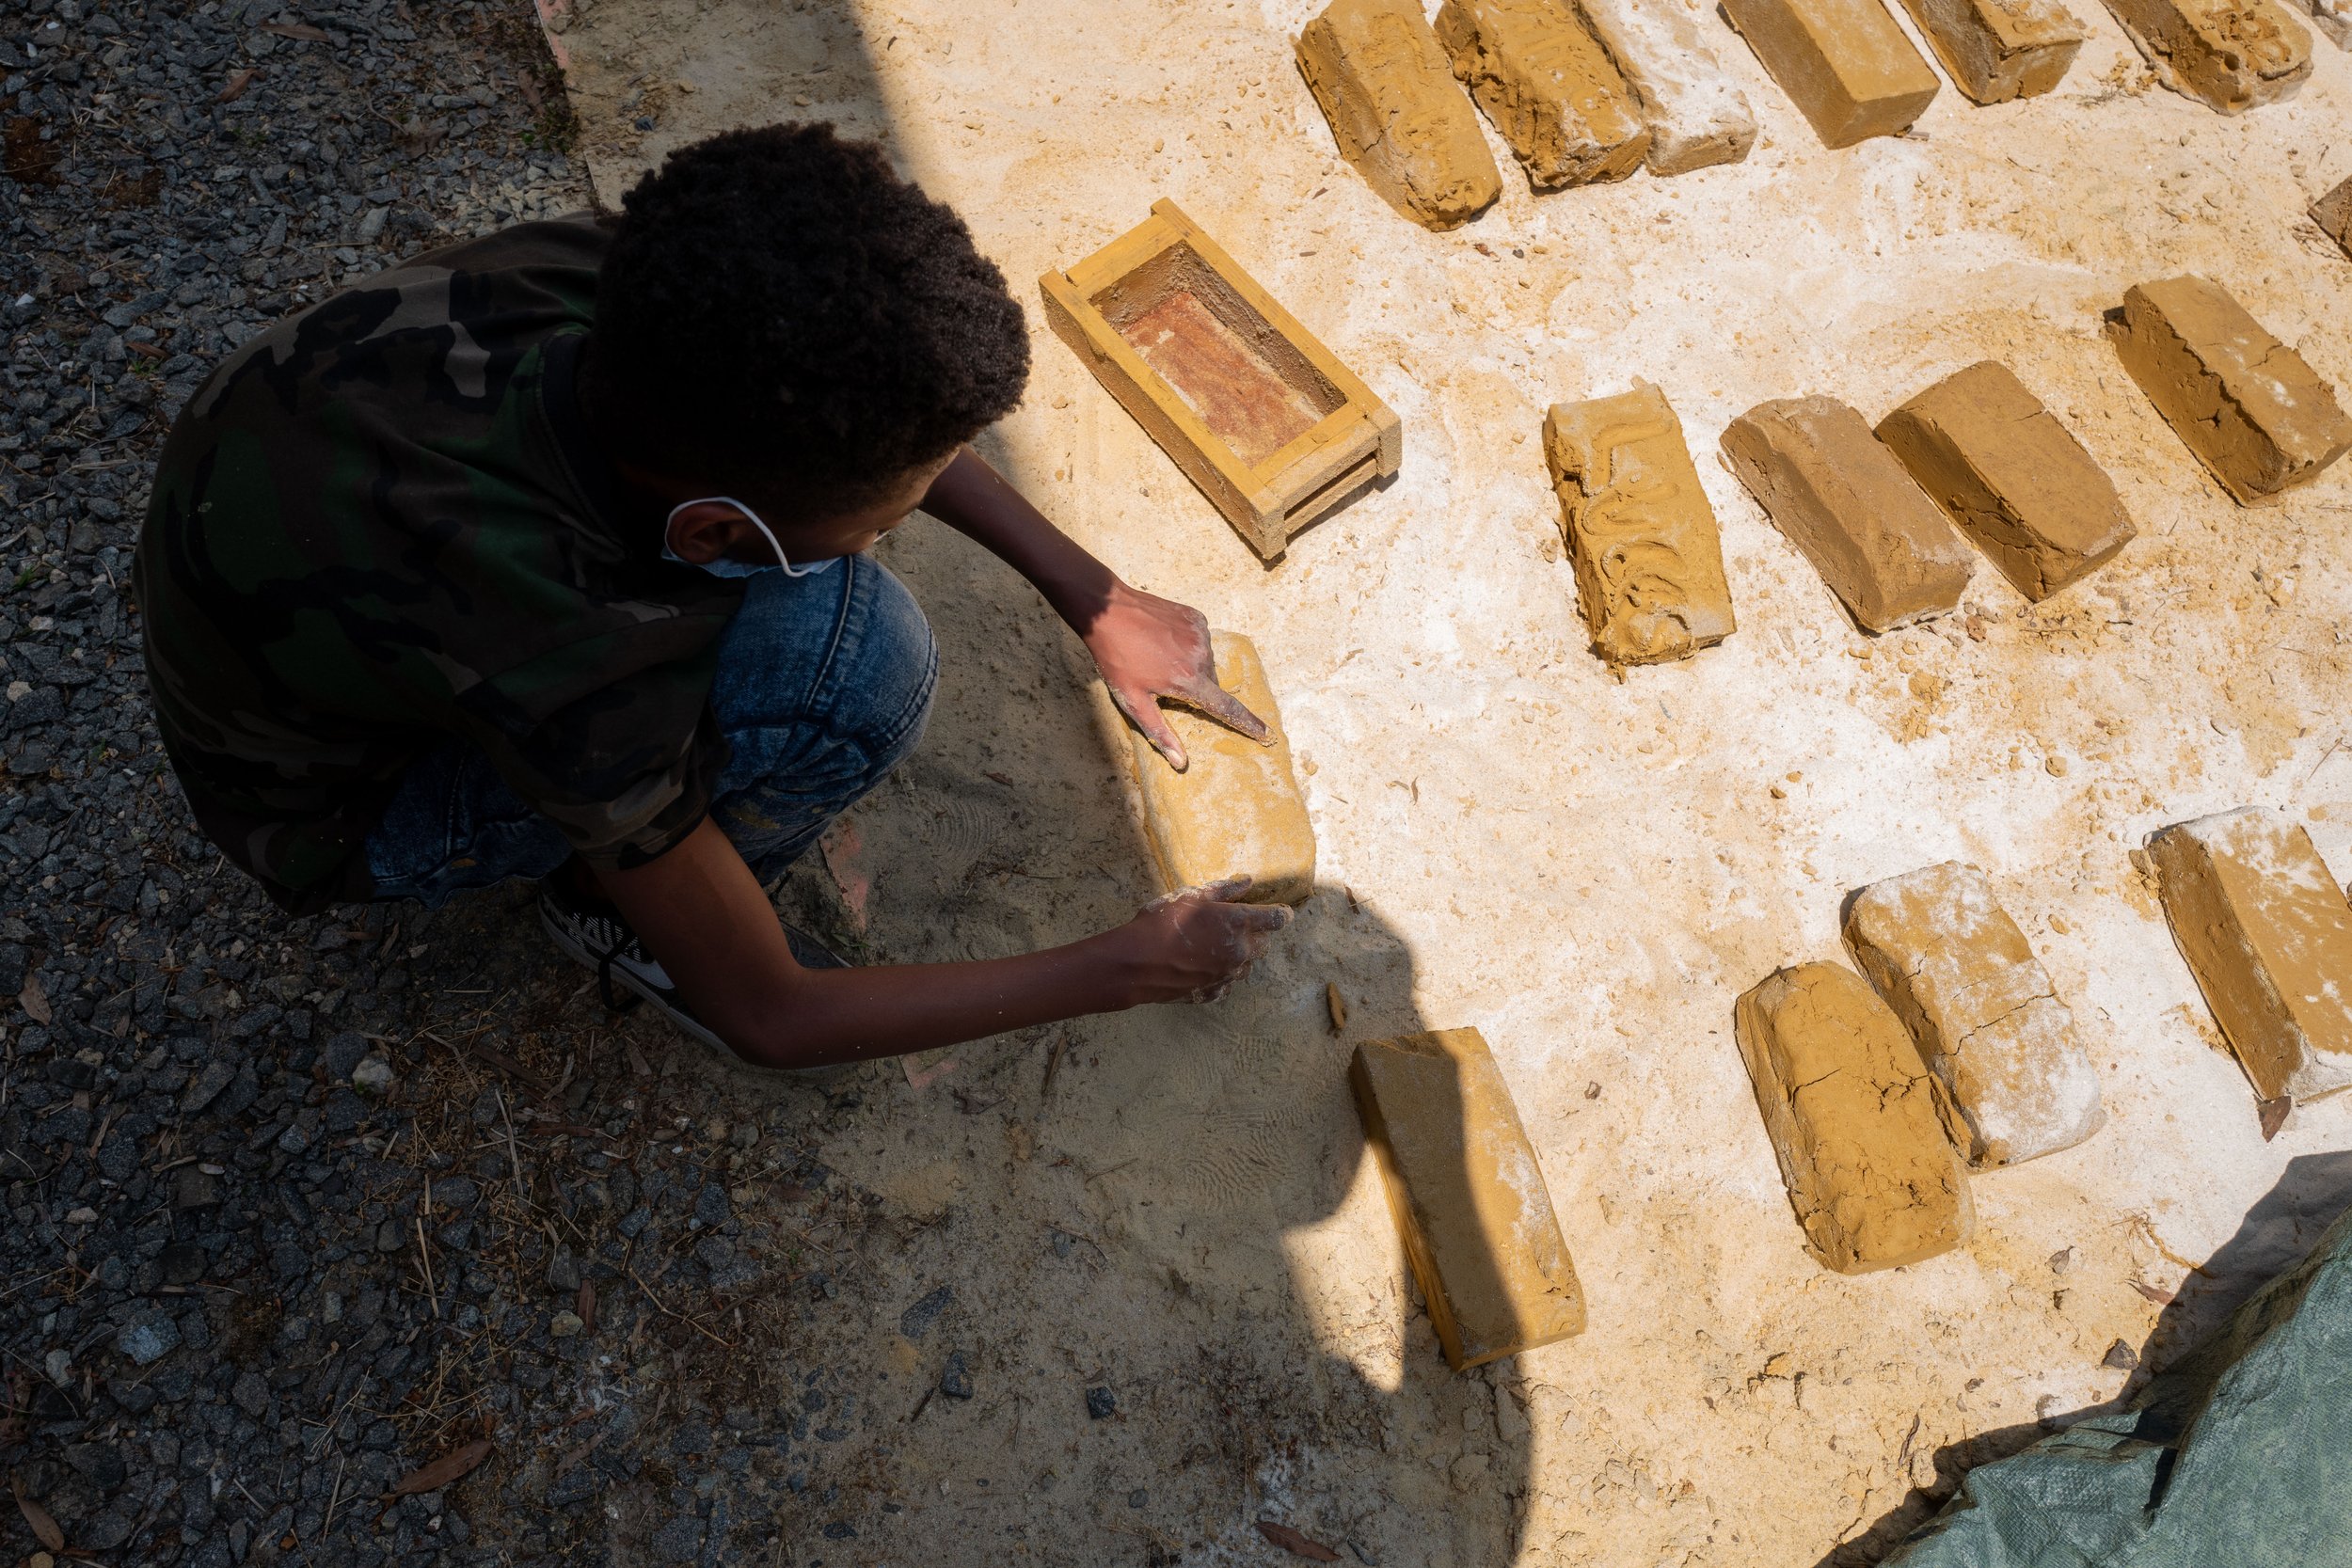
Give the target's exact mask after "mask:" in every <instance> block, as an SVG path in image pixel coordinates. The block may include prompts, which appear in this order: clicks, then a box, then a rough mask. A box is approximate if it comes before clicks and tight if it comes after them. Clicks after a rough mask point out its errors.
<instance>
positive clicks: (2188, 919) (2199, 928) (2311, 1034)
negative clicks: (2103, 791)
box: [2148, 807, 2352, 1104]
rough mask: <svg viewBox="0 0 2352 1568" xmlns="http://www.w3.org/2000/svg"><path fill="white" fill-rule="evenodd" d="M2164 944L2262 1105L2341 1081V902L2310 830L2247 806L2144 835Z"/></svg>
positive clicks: (2348, 1036) (2349, 920)
mask: <svg viewBox="0 0 2352 1568" xmlns="http://www.w3.org/2000/svg"><path fill="white" fill-rule="evenodd" d="M2148 852H2149V855H2150V856H2151V858H2153V860H2154V862H2155V863H2156V879H2157V886H2158V887H2159V889H2160V890H2161V891H2162V894H2163V897H2164V913H2165V918H2166V919H2167V920H2168V921H2169V922H2170V924H2171V927H2172V940H2173V942H2175V943H2177V944H2178V945H2179V947H2180V949H2181V957H2182V958H2185V959H2187V960H2188V967H2189V971H2190V973H2191V974H2195V975H2196V976H2197V985H2198V989H2200V990H2202V991H2203V992H2204V993H2205V1005H2206V1006H2208V1007H2211V1008H2212V1009H2213V1016H2214V1021H2215V1022H2217V1023H2219V1024H2220V1025H2221V1033H2222V1034H2223V1035H2224V1036H2225V1037H2228V1039H2229V1042H2230V1049H2231V1050H2232V1051H2233V1052H2235V1053H2237V1059H2238V1063H2239V1065H2240V1066H2242V1067H2243V1068H2245V1069H2246V1076H2247V1077H2248V1078H2249V1079H2250V1080H2251V1081H2252V1083H2253V1085H2254V1092H2255V1093H2256V1094H2258V1095H2260V1096H2261V1097H2262V1098H2263V1099H2265V1100H2276V1099H2278V1098H2279V1097H2280V1095H2292V1096H2294V1097H2295V1100H2296V1103H2298V1104H2299V1103H2301V1102H2302V1101H2307V1100H2316V1099H2318V1098H2319V1097H2320V1096H2321V1095H2327V1094H2334V1093H2335V1092H2336V1091H2337V1090H2339V1089H2342V1088H2345V1087H2347V1086H2352V905H2347V904H2346V903H2345V902H2344V890H2343V889H2342V888H2339V887H2338V886H2336V883H2335V879H2334V878H2333V877H2331V876H2330V875H2328V866H2327V863H2325V862H2323V861H2322V860H2321V859H2320V858H2319V851H2318V850H2317V849H2314V848H2313V847H2312V839H2311V834H2309V833H2307V832H2304V831H2303V829H2302V827H2301V826H2300V825H2299V824H2294V823H2289V822H2287V821H2284V820H2283V819H2281V818H2280V817H2278V816H2274V815H2273V814H2271V813H2269V812H2265V811H2260V810H2257V809H2255V808H2252V807H2248V808H2247V809H2245V810H2242V811H2233V812H2224V813H2222V814H2221V815H2220V816H2207V817H2201V818H2199V819H2198V820H2197V821H2194V822H2184V823H2181V824H2180V825H2179V826H2177V827H2171V828H2167V829H2165V830H2164V832H2160V833H2158V834H2156V835H2155V836H2154V837H2153V838H2152V839H2150V840H2149V841H2148Z"/></svg>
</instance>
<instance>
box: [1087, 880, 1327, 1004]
mask: <svg viewBox="0 0 2352 1568" xmlns="http://www.w3.org/2000/svg"><path fill="white" fill-rule="evenodd" d="M1248 888H1249V879H1248V878H1247V877H1232V878H1229V879H1226V880H1224V881H1221V882H1211V883H1210V884H1209V885H1208V886H1207V887H1188V888H1184V889H1182V890H1180V891H1178V892H1175V893H1171V894H1168V895H1167V896H1166V897H1163V898H1157V899H1154V900H1153V901H1152V902H1151V903H1150V904H1147V905H1145V906H1144V908H1143V911H1142V912H1141V913H1139V914H1137V915H1136V917H1135V918H1134V919H1133V920H1131V921H1129V922H1127V924H1126V925H1125V926H1123V927H1120V929H1118V930H1117V931H1114V932H1111V933H1110V940H1111V941H1113V942H1117V943H1118V944H1119V946H1120V950H1121V958H1122V959H1123V961H1124V964H1125V966H1126V967H1127V969H1128V970H1129V971H1130V973H1129V975H1128V984H1129V986H1130V987H1131V988H1132V990H1131V992H1130V993H1131V994H1132V995H1133V996H1134V998H1135V1000H1136V1002H1137V1003H1145V1002H1214V1001H1216V999H1217V998H1218V997H1220V996H1223V995H1224V994H1225V992H1226V990H1227V988H1229V987H1230V986H1232V983H1233V982H1234V981H1235V980H1238V979H1240V978H1241V977H1242V976H1243V975H1244V974H1248V972H1249V966H1250V965H1251V964H1253V963H1256V962H1257V961H1258V956H1259V955H1260V954H1261V953H1263V952H1264V951H1265V944H1266V943H1267V942H1268V941H1270V940H1272V938H1273V935H1274V933H1275V932H1277V931H1279V930H1280V929H1281V928H1282V927H1285V926H1288V925H1289V924H1290V923H1291V911H1289V910H1288V909H1285V908H1284V907H1283V906H1281V905H1279V904H1237V903H1234V902H1233V901H1232V900H1234V899H1236V898H1239V897H1240V896H1241V895H1243V894H1244V893H1246V892H1248Z"/></svg>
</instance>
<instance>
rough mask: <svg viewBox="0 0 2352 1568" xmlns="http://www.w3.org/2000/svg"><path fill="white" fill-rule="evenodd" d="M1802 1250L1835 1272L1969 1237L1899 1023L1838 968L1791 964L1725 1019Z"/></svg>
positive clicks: (1939, 1114)
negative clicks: (1753, 1095)
mask: <svg viewBox="0 0 2352 1568" xmlns="http://www.w3.org/2000/svg"><path fill="white" fill-rule="evenodd" d="M1733 1022H1734V1030H1735V1033H1736V1034H1737V1035H1738V1036H1739V1039H1740V1055H1741V1056H1742V1057H1744V1058H1745V1059H1746V1061H1747V1065H1748V1078H1749V1081H1750V1082H1751V1083H1753V1084H1754V1085H1755V1086H1756V1108H1757V1109H1758V1110H1760V1111H1761V1112H1763V1114H1764V1131H1765V1132H1767V1133H1768V1134H1770V1135H1771V1137H1772V1152H1773V1154H1774V1155H1776V1156H1777V1157H1778V1158H1779V1161H1780V1174H1781V1180H1783V1181H1785V1182H1786V1183H1788V1201H1789V1202H1790V1204H1792V1205H1793V1206H1794V1207H1795V1209H1796V1211H1797V1222H1798V1223H1799V1224H1800V1225H1802V1226H1803V1227H1804V1236H1805V1250H1806V1251H1808V1252H1810V1253H1812V1254H1813V1256H1814V1257H1815V1258H1816V1259H1819V1260H1820V1263H1821V1265H1822V1266H1823V1267H1824V1268H1830V1269H1835V1270H1836V1271H1837V1272H1838V1273H1839V1274H1864V1273H1867V1272H1868V1271H1869V1270H1872V1269H1887V1268H1893V1267H1895V1266H1897V1265H1898V1264H1902V1263H1915V1262H1917V1261H1918V1260H1919V1259H1923V1258H1932V1257H1934V1256H1935V1255H1936V1254H1937V1253H1939V1252H1948V1251H1950V1250H1951V1249H1952V1248H1953V1247H1956V1246H1958V1245H1960V1244H1961V1243H1963V1242H1965V1241H1966V1240H1967V1239H1968V1234H1969V1232H1970V1231H1971V1230H1972V1229H1974V1228H1975V1226H1976V1210H1975V1207H1974V1206H1973V1205H1972V1204H1971V1202H1970V1201H1969V1196H1968V1180H1967V1177H1966V1176H1965V1175H1964V1174H1963V1172H1962V1170H1961V1168H1960V1161H1959V1158H1958V1156H1956V1155H1955V1154H1954V1153H1953V1152H1952V1146H1951V1144H1950V1142H1949V1141H1948V1140H1947V1138H1946V1137H1945V1134H1944V1117H1945V1112H1944V1111H1943V1110H1942V1108H1941V1107H1940V1106H1939V1104H1938V1101H1940V1099H1941V1098H1942V1094H1943V1090H1942V1087H1941V1085H1938V1084H1937V1083H1936V1081H1935V1080H1934V1079H1933V1078H1931V1077H1930V1076H1929V1075H1928V1073H1927V1071H1926V1069H1924V1068H1922V1067H1921V1066H1920V1064H1919V1053H1918V1051H1917V1050H1916V1049H1915V1047H1914V1046H1913V1045H1912V1043H1911V1040H1910V1039H1909V1037H1906V1036H1905V1035H1904V1033H1903V1026H1902V1023H1901V1022H1900V1021H1899V1019H1897V1018H1896V1017H1895V1014H1894V1012H1893V1011H1892V1010H1891V1009H1889V1008H1888V1006H1886V1004H1885V1003H1884V1002H1883V1001H1881V1000H1879V997H1878V993H1877V992H1875V991H1873V990H1871V989H1870V988H1869V987H1868V986H1867V985H1865V984H1864V983H1863V981H1862V977H1861V976H1860V975H1858V974H1854V973H1853V971H1851V970H1850V969H1847V968H1845V967H1844V966H1843V965H1840V964H1830V963H1809V964H1798V965H1797V966H1795V967H1794V968H1792V969H1784V970H1780V971H1778V972H1776V973H1775V974H1772V976H1771V977H1770V978H1768V979H1766V980H1765V981H1764V983H1763V984H1761V985H1759V986H1757V987H1756V989H1755V990H1751V991H1749V992H1748V993H1747V994H1746V995H1745V996H1742V997H1741V998H1740V1003H1739V1006H1738V1007H1737V1008H1736V1009H1735V1011H1734V1014H1733Z"/></svg>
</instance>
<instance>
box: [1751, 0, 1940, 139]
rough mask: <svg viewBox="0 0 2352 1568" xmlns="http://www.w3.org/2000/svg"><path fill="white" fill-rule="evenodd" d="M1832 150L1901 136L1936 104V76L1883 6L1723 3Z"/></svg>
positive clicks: (1836, 1)
mask: <svg viewBox="0 0 2352 1568" xmlns="http://www.w3.org/2000/svg"><path fill="white" fill-rule="evenodd" d="M1723 9H1724V15H1725V16H1727V17H1729V18H1730V19H1731V24H1732V25H1733V26H1734V27H1737V28H1739V29H1740V37H1742V38H1744V39H1746V40H1748V47H1749V48H1751V49H1753V50H1755V51H1756V58H1757V59H1759V60H1761V61H1763V62H1764V69H1765V70H1767V71H1771V72H1772V80H1773V81H1775V82H1778V83H1779V84H1780V89H1781V91H1783V92H1785V93H1787V94H1788V96H1789V97H1790V98H1791V99H1792V100H1794V101H1795V103H1796V105H1797V107H1798V108H1799V109H1801V110H1803V111H1804V118H1805V119H1809V120H1811V121H1812V122H1813V129H1814V132H1815V133H1816V134H1817V135H1820V138H1821V143H1822V145H1823V146H1825V147H1851V146H1852V145H1853V144H1854V143H1855V142H1858V141H1861V140H1864V139H1865V138H1867V137H1869V136H1892V135H1898V134H1899V133H1901V132H1903V131H1905V130H1908V129H1909V128H1910V126H1911V122H1912V121H1913V120H1915V119H1918V118H1919V116H1920V115H1921V113H1923V112H1924V111H1925V110H1926V108H1927V106H1928V104H1929V103H1931V101H1932V100H1933V99H1934V97H1935V93H1936V88H1937V87H1938V86H1939V84H1938V83H1937V81H1936V79H1935V72H1934V71H1931V70H1930V69H1928V62H1927V61H1925V60H1923V59H1921V58H1920V57H1919V51H1917V50H1916V49H1914V48H1913V47H1912V46H1911V40H1910V39H1908V38H1906V37H1905V36H1904V35H1903V30H1902V28H1901V27H1900V26H1899V25H1898V24H1896V21H1895V19H1894V18H1893V17H1892V16H1890V15H1888V14H1887V11H1886V8H1885V7H1884V6H1883V5H1881V4H1880V3H1879V0H1723Z"/></svg>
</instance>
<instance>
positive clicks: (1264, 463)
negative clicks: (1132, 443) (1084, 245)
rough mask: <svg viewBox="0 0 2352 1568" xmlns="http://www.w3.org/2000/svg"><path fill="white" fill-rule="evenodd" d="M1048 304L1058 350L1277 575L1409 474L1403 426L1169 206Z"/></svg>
mask: <svg viewBox="0 0 2352 1568" xmlns="http://www.w3.org/2000/svg"><path fill="white" fill-rule="evenodd" d="M1038 288H1039V290H1040V292H1041V293H1043V294H1044V296H1045V320H1046V324H1047V325H1050V326H1051V327H1053V329H1054V331H1055V334H1056V335H1057V336H1058V337H1059V338H1060V339H1061V340H1062V341H1064V342H1066V343H1068V344H1069V345H1070V346H1071V348H1072V349H1073V350H1074V351H1075V352H1076V353H1077V355H1078V356H1079V357H1080V358H1082V359H1084V360H1085V361H1086V364H1087V368H1088V369H1089V370H1090V371H1092V372H1094V378H1095V379H1096V380H1097V381H1099V382H1101V383H1102V384H1103V388H1104V390H1105V391H1107V392H1109V393H1110V394H1111V396H1113V397H1115V398H1117V399H1118V400H1119V402H1120V406H1121V407H1123V408H1125V409H1126V410H1127V412H1128V413H1130V414H1132V415H1134V416H1135V418H1136V423H1137V424H1140V425H1141V426H1143V428H1144V429H1145V430H1146V431H1147V432H1149V433H1150V435H1151V436H1152V439H1153V440H1154V441H1157V442H1158V443H1159V444H1160V447H1161V450H1163V451H1166V452H1167V453H1168V456H1169V457H1171V458H1173V459H1174V460H1175V463H1176V466H1177V467H1180V468H1182V469H1183V470H1184V477H1185V478H1186V479H1189V480H1191V481H1192V482H1193V483H1195V484H1197V485H1199V486H1200V492H1201V494H1203V495H1205V496H1207V497H1208V498H1209V499H1210V501H1211V502H1213V503H1214V504H1215V505H1216V509H1217V510H1218V511H1219V512H1222V513H1224V514H1225V520H1226V521H1228V522H1230V523H1232V525H1233V529H1234V531H1235V532H1237V533H1239V534H1240V535H1241V536H1242V537H1243V538H1244V539H1246V540H1248V542H1249V546H1250V548H1252V549H1254V550H1256V551H1257V552H1258V553H1259V554H1260V555H1261V556H1263V557H1264V558H1265V559H1266V560H1268V561H1273V560H1276V559H1278V558H1279V556H1280V555H1281V554H1282V551H1283V549H1284V548H1285V547H1286V546H1288V544H1289V542H1290V536H1291V535H1292V534H1294V533H1296V532H1297V531H1299V530H1300V529H1302V528H1305V527H1306V526H1307V525H1308V524H1309V523H1311V522H1313V521H1314V520H1315V519H1316V518H1318V517H1321V516H1323V515H1326V514H1327V513H1328V512H1330V511H1331V510H1333V509H1334V508H1335V507H1338V506H1339V505H1341V504H1342V503H1343V502H1344V501H1345V500H1347V499H1348V498H1349V497H1351V496H1353V495H1355V494H1356V493H1357V492H1358V491H1359V490H1361V489H1362V488H1363V487H1364V486H1365V485H1367V484H1370V483H1373V482H1374V481H1375V480H1376V479H1379V478H1380V477H1382V476H1383V475H1386V474H1392V473H1394V472H1396V470H1397V467H1398V465H1399V464H1401V463H1402V462H1403V461H1404V457H1405V427H1404V425H1403V424H1402V422H1401V421H1399V420H1398V419H1397V417H1396V413H1395V411H1394V410H1392V409H1391V408H1390V407H1389V405H1388V404H1385V403H1382V402H1381V401H1380V399H1379V398H1378V397H1376V396H1375V395H1374V393H1373V390H1372V388H1369V387H1367V386H1365V385H1364V384H1363V382H1362V381H1361V380H1359V378H1358V377H1357V375H1356V373H1355V372H1353V371H1350V370H1349V369H1348V368H1347V367H1346V366H1345V365H1343V364H1341V363H1340V360H1339V356H1336V355H1334V354H1333V353H1332V352H1331V351H1330V350H1329V349H1327V348H1326V347H1324V346H1323V343H1322V342H1321V341H1319V340H1318V339H1317V338H1316V337H1315V335H1314V334H1313V333H1311V332H1310V331H1308V330H1307V328H1306V327H1305V326H1304V325H1301V324H1300V322H1299V320H1298V318H1297V317H1295V316H1294V315H1292V314H1291V313H1290V312H1289V311H1288V310H1285V309H1282V307H1281V306H1280V305H1279V304H1278V303H1276V301H1275V298H1274V296H1273V295H1272V294H1269V293H1266V292H1265V291H1264V290H1263V289H1262V288H1260V287H1259V286H1258V283H1257V280H1256V279H1254V278H1252V277H1250V276H1249V275H1248V273H1247V272H1244V271H1243V270H1242V267H1241V263H1240V262H1238V261H1234V260H1233V259H1232V257H1231V256H1228V255H1227V254H1226V253H1225V248H1224V247H1223V246H1222V245H1218V244H1217V243H1216V241H1215V240H1213V239H1211V238H1210V237H1209V236H1208V234H1207V232H1206V231H1204V230H1202V229H1201V228H1200V225H1199V224H1197V223H1195V222H1193V221H1192V219H1190V218H1189V217H1186V216H1185V215H1184V212H1183V211H1182V210H1181V209H1179V208H1178V207H1177V205H1176V204H1175V203H1174V202H1172V201H1167V200H1161V201H1155V202H1153V203H1152V215H1151V216H1150V217H1149V218H1147V219H1145V220H1144V221H1143V222H1141V223H1139V224H1137V225H1136V227H1135V228H1133V229H1131V230H1128V231H1127V232H1126V233H1124V234H1121V235H1120V237H1119V238H1118V239H1116V240H1113V241H1112V242H1111V243H1110V244H1109V245H1104V247H1103V248H1102V249H1100V250H1098V251H1096V252H1095V253H1094V254H1093V255H1091V256H1089V257H1088V258H1087V259H1086V260H1085V261H1081V262H1079V263H1078V264H1077V265H1076V266H1074V267H1072V268H1071V269H1070V270H1069V271H1068V272H1049V273H1047V274H1046V275H1045V276H1044V277H1041V278H1040V279H1038Z"/></svg>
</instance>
